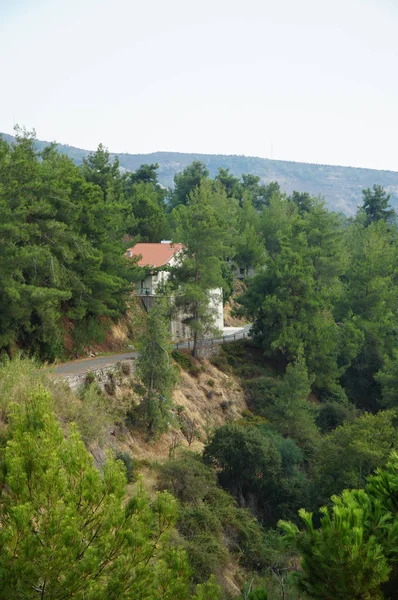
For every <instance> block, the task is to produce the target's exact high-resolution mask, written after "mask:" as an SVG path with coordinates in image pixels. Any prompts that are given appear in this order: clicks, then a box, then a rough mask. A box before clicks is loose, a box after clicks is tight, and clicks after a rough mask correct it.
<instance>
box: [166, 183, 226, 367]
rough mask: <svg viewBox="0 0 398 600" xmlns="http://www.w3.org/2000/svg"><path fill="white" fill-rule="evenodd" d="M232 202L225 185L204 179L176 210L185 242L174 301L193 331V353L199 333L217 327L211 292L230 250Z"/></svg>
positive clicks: (218, 283) (179, 233)
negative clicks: (215, 185)
mask: <svg viewBox="0 0 398 600" xmlns="http://www.w3.org/2000/svg"><path fill="white" fill-rule="evenodd" d="M230 204H231V201H229V200H228V199H227V197H226V194H225V191H224V190H223V188H222V187H218V186H217V187H215V188H214V186H213V184H212V182H211V181H208V180H203V181H202V183H201V184H200V186H199V187H196V188H195V189H194V190H193V192H192V193H191V194H190V196H189V200H188V203H187V204H186V205H180V206H179V207H178V208H176V209H175V210H174V211H173V218H174V220H175V223H176V233H175V239H176V241H178V242H180V243H182V244H183V245H184V252H183V254H184V256H183V263H182V265H181V266H180V267H177V268H175V270H174V273H173V281H174V287H175V290H176V296H175V305H176V308H177V309H178V310H179V311H180V312H181V313H182V314H183V315H186V318H185V322H186V324H187V325H188V326H189V327H190V329H191V331H192V333H193V338H194V343H193V352H192V353H193V355H194V356H197V354H198V347H199V339H200V337H201V336H203V335H204V334H206V333H210V332H213V331H215V328H214V315H215V309H214V308H213V306H212V295H213V296H217V295H218V293H219V292H217V291H214V290H215V289H217V288H221V287H222V284H223V278H222V269H221V265H222V261H223V259H224V258H226V256H227V255H228V253H229V251H230V248H228V242H230V240H231V236H232V233H233V229H234V216H235V215H234V211H233V207H231V206H230ZM228 206H229V210H228V208H227V207H228ZM212 290H213V291H212Z"/></svg>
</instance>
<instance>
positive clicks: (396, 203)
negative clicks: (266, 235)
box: [0, 133, 398, 215]
mask: <svg viewBox="0 0 398 600" xmlns="http://www.w3.org/2000/svg"><path fill="white" fill-rule="evenodd" d="M0 136H2V137H3V139H4V140H5V141H6V142H8V143H12V142H14V141H15V137H14V136H12V135H9V134H5V133H0ZM49 144H50V142H47V141H43V140H36V147H37V149H38V150H39V151H40V150H42V149H43V148H45V147H46V146H48V145H49ZM57 148H58V150H59V152H61V153H62V154H66V155H67V156H69V158H71V159H72V160H73V161H74V162H75V163H76V164H81V163H82V161H83V159H84V158H85V157H86V156H87V155H88V154H89V153H90V151H89V150H84V149H82V148H78V147H76V146H70V145H68V144H59V143H57ZM110 156H111V158H112V159H113V158H115V157H116V156H117V157H118V158H119V162H120V166H121V167H122V168H123V169H125V170H126V171H134V170H136V169H137V168H138V167H139V166H140V165H141V164H144V163H153V162H157V163H158V164H159V170H158V176H159V181H160V183H161V184H162V185H164V186H165V187H171V186H172V185H173V179H174V175H175V174H176V173H178V172H179V171H182V170H183V169H184V168H185V167H186V166H188V165H189V164H190V163H191V162H192V161H194V160H200V161H202V162H203V163H204V164H205V165H206V167H207V168H208V170H209V172H210V176H211V177H214V176H215V175H216V174H217V170H218V167H223V168H229V169H230V171H231V173H232V174H233V175H236V176H241V175H242V174H243V173H251V174H253V175H258V176H259V177H260V178H261V180H262V181H263V182H264V183H268V182H270V181H277V182H278V183H279V184H280V187H281V189H282V191H284V192H286V193H288V194H290V193H291V192H293V190H296V191H298V192H309V193H310V194H312V195H315V196H323V197H324V198H325V201H326V204H327V205H328V207H329V208H330V209H332V210H336V211H341V212H343V213H345V214H347V215H352V214H354V213H355V212H356V209H357V207H358V206H359V205H361V204H362V189H363V188H366V187H371V186H372V185H373V184H380V185H382V186H383V187H384V188H385V189H386V190H387V192H388V193H389V194H391V205H392V206H393V207H394V208H395V209H398V172H397V171H391V170H388V169H383V170H380V169H369V168H364V167H352V166H349V167H346V166H340V165H325V164H320V163H305V162H296V161H285V160H277V159H271V158H260V157H256V156H245V155H239V154H202V153H199V152H189V153H188V152H168V151H157V152H151V153H142V154H130V153H128V152H120V153H117V152H110Z"/></svg>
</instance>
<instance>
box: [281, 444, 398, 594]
mask: <svg viewBox="0 0 398 600" xmlns="http://www.w3.org/2000/svg"><path fill="white" fill-rule="evenodd" d="M397 490H398V456H397V455H396V454H393V455H392V457H391V459H390V462H389V463H388V465H387V467H386V468H385V469H384V470H382V469H379V470H378V472H377V474H376V475H375V476H372V477H370V478H369V480H368V486H367V487H366V490H345V491H344V492H343V493H342V494H341V496H332V506H331V508H328V507H323V508H322V509H321V511H320V512H321V518H320V528H319V529H315V527H314V525H313V517H312V514H311V513H308V512H306V511H305V510H304V509H302V510H301V511H300V517H301V519H302V521H303V523H304V530H301V531H300V530H299V528H298V527H297V526H296V525H293V524H292V523H288V522H285V521H281V522H280V524H279V525H280V527H281V528H282V530H283V531H284V533H285V540H286V542H287V543H288V544H291V545H293V546H294V547H295V548H297V550H298V551H299V552H300V554H301V556H302V562H301V571H300V572H299V573H297V575H296V576H297V582H298V585H299V587H300V588H301V589H303V590H305V591H306V592H308V594H309V596H310V597H311V598H319V599H322V598H324V599H325V600H327V599H329V598H336V600H338V599H339V598H341V599H342V600H343V599H345V598H352V599H353V600H355V599H357V600H367V599H369V600H370V599H376V598H380V599H381V598H384V597H388V598H391V597H395V595H394V596H391V595H390V593H389V592H388V586H382V584H384V583H385V582H387V581H388V580H389V579H390V578H391V577H393V578H394V577H395V576H396V571H394V567H396V565H397V562H398V520H397V515H398V512H397V508H398V503H397V498H398V496H397ZM389 583H391V582H389ZM394 584H395V587H394ZM383 587H384V591H385V592H386V593H387V595H386V596H384V595H383V593H382V589H383ZM391 591H392V593H393V594H395V592H396V581H394V583H393V585H392V586H391Z"/></svg>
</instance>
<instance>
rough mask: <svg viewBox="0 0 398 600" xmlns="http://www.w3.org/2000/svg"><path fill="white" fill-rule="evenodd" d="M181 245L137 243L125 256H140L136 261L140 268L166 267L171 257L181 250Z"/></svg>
mask: <svg viewBox="0 0 398 600" xmlns="http://www.w3.org/2000/svg"><path fill="white" fill-rule="evenodd" d="M182 248H183V245H182V244H172V243H168V244H144V243H139V244H136V245H135V246H133V248H129V249H128V250H127V252H126V254H127V256H140V255H141V258H140V259H139V261H138V263H137V264H138V265H139V266H140V267H161V266H162V265H166V264H167V263H168V262H169V261H170V259H171V258H173V256H174V255H175V254H176V253H177V252H179V251H180V250H182Z"/></svg>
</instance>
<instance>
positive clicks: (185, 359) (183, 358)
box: [171, 350, 192, 371]
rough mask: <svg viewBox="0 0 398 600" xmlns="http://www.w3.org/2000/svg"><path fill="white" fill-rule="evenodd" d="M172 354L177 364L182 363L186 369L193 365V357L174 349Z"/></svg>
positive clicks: (182, 366)
mask: <svg viewBox="0 0 398 600" xmlns="http://www.w3.org/2000/svg"><path fill="white" fill-rule="evenodd" d="M171 356H172V357H173V358H174V360H175V361H176V363H177V364H179V365H180V367H181V368H182V369H184V371H189V369H190V368H191V367H192V358H191V357H190V356H187V355H186V354H182V353H181V352H179V351H178V350H173V351H172V353H171Z"/></svg>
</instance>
